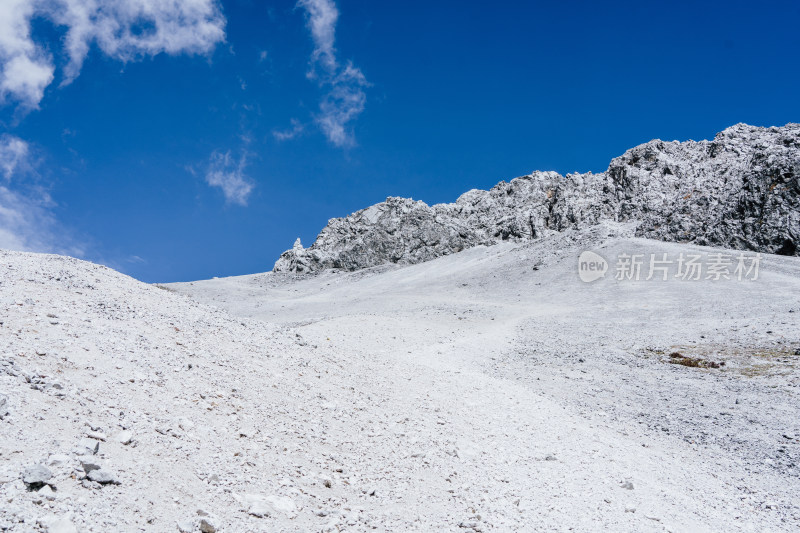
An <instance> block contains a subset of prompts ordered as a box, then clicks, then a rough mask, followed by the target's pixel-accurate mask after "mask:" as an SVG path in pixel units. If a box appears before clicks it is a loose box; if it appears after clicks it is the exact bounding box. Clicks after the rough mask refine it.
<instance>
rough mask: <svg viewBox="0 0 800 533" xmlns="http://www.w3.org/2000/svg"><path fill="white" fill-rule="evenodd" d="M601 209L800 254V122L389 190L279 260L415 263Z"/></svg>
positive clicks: (557, 225) (697, 236) (714, 239)
mask: <svg viewBox="0 0 800 533" xmlns="http://www.w3.org/2000/svg"><path fill="white" fill-rule="evenodd" d="M600 221H615V222H627V221H631V222H635V223H637V224H638V229H637V235H639V236H643V237H648V238H653V239H660V240H665V241H672V242H693V243H696V244H715V245H722V246H727V247H730V248H735V249H742V250H757V251H761V252H768V253H777V254H783V255H798V254H800V250H799V249H798V243H800V124H787V125H786V126H783V127H772V128H759V127H754V126H748V125H745V124H737V125H735V126H732V127H730V128H728V129H726V130H724V131H723V132H721V133H719V134H717V136H716V137H715V138H714V140H713V141H700V142H694V141H688V142H683V143H679V142H676V141H674V142H663V141H658V140H656V141H651V142H649V143H646V144H643V145H641V146H637V147H636V148H633V149H631V150H628V151H627V152H625V154H623V155H622V156H620V157H618V158H616V159H614V160H612V161H611V163H610V165H609V167H608V170H607V171H606V172H603V173H600V174H592V173H588V174H568V175H567V176H561V175H559V174H557V173H555V172H534V173H533V174H531V175H529V176H523V177H520V178H516V179H513V180H511V181H510V182H508V183H506V182H500V183H499V184H497V185H496V186H494V187H493V188H492V189H490V190H488V191H481V190H472V191H469V192H467V193H465V194H463V195H462V196H461V197H460V198H459V199H458V200H457V201H456V202H455V203H452V204H437V205H433V206H428V205H427V204H425V203H424V202H421V201H414V200H411V199H408V198H394V197H392V198H387V199H386V201H385V202H381V203H379V204H376V205H373V206H372V207H369V208H367V209H364V210H361V211H358V212H356V213H353V214H352V215H349V216H347V217H344V218H335V219H332V220H330V221H329V222H328V225H327V226H326V227H325V228H324V229H323V230H322V232H321V233H320V234H319V236H318V237H317V240H316V241H315V242H314V243H313V244H312V245H311V246H310V247H309V248H303V247H302V246H301V245H300V242H299V240H298V242H297V243H295V246H294V247H293V248H292V249H291V250H287V251H286V252H284V253H283V254H282V255H281V257H280V258H279V259H278V261H277V262H276V263H275V267H274V270H275V271H276V272H316V271H320V270H324V269H327V268H333V269H344V270H358V269H361V268H367V267H372V266H376V265H381V264H386V263H405V264H413V263H419V262H422V261H428V260H430V259H432V258H434V257H439V256H442V255H448V254H451V253H454V252H458V251H461V250H464V249H466V248H470V247H472V246H477V245H481V244H492V243H496V242H500V241H504V240H512V241H525V240H531V239H539V238H542V237H544V236H547V235H551V234H553V233H555V232H559V231H563V230H565V229H568V228H571V229H581V228H586V227H589V226H592V225H595V224H597V223H598V222H600Z"/></svg>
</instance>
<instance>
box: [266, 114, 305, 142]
mask: <svg viewBox="0 0 800 533" xmlns="http://www.w3.org/2000/svg"><path fill="white" fill-rule="evenodd" d="M304 129H305V126H304V125H303V123H302V122H300V121H299V120H297V119H296V118H293V119H292V127H291V128H289V129H288V130H283V131H280V130H275V131H273V132H272V135H273V136H274V137H275V138H276V139H278V140H279V141H288V140H289V139H294V138H295V137H297V136H298V135H300V134H301V133H303V130H304Z"/></svg>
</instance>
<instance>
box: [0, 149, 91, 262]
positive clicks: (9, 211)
mask: <svg viewBox="0 0 800 533" xmlns="http://www.w3.org/2000/svg"><path fill="white" fill-rule="evenodd" d="M0 173H1V174H0V175H2V180H0V248H5V249H8V250H18V251H24V252H54V253H64V254H69V255H73V256H77V257H80V256H82V255H83V254H84V251H83V249H82V247H80V246H78V245H77V244H75V243H74V241H73V239H71V238H70V237H69V236H68V235H66V234H65V232H64V230H63V228H62V227H61V225H60V224H58V221H57V220H56V218H55V217H54V215H53V213H52V208H53V207H54V206H55V204H54V203H53V200H52V199H51V198H50V195H49V194H48V193H47V191H46V190H44V189H43V188H41V187H39V186H36V185H33V186H32V185H30V184H29V183H27V181H28V180H26V178H28V177H33V178H35V177H36V172H35V170H34V162H33V161H32V155H31V149H30V146H29V145H28V143H26V142H25V141H23V140H22V139H19V138H18V137H13V136H11V135H7V134H6V135H2V136H0Z"/></svg>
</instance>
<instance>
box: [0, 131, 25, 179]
mask: <svg viewBox="0 0 800 533" xmlns="http://www.w3.org/2000/svg"><path fill="white" fill-rule="evenodd" d="M28 153H29V148H28V143H26V142H25V141H23V140H22V139H20V138H19V137H14V136H12V135H8V134H3V135H0V172H2V175H3V178H5V180H6V181H10V180H11V176H13V175H14V173H15V171H16V170H17V169H18V168H25V167H28V165H29V163H28Z"/></svg>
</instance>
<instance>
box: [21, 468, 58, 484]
mask: <svg viewBox="0 0 800 533" xmlns="http://www.w3.org/2000/svg"><path fill="white" fill-rule="evenodd" d="M51 477H53V473H52V472H51V471H50V469H49V468H47V467H46V466H44V465H32V466H29V467H26V468H25V470H23V471H22V482H23V483H25V484H26V485H28V486H29V487H32V488H38V487H41V486H42V485H44V484H45V483H47V482H48V481H50V478H51Z"/></svg>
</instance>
